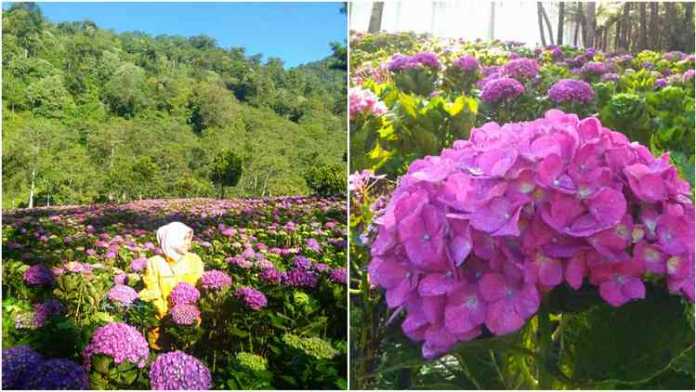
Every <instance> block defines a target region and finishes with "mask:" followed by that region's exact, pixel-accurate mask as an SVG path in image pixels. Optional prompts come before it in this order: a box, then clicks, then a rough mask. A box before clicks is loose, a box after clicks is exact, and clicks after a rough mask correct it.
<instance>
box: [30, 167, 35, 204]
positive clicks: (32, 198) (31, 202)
mask: <svg viewBox="0 0 696 392" xmlns="http://www.w3.org/2000/svg"><path fill="white" fill-rule="evenodd" d="M35 184H36V168H33V169H31V188H29V208H34V186H35Z"/></svg>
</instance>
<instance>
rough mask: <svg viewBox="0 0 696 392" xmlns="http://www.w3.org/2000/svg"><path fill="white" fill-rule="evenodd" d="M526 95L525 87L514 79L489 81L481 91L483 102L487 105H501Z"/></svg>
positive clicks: (504, 78)
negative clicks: (500, 103)
mask: <svg viewBox="0 0 696 392" xmlns="http://www.w3.org/2000/svg"><path fill="white" fill-rule="evenodd" d="M523 93H524V86H523V85H522V83H520V82H518V81H517V80H515V79H512V78H506V77H503V78H497V79H492V80H489V81H488V82H487V83H486V84H485V85H484V86H483V90H481V100H483V101H484V102H487V103H499V102H502V101H506V100H511V99H514V98H517V97H518V96H520V95H521V94H523Z"/></svg>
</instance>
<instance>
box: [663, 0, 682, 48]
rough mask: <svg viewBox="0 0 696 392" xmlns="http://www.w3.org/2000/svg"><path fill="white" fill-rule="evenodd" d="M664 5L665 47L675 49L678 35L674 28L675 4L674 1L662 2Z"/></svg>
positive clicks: (677, 46)
mask: <svg viewBox="0 0 696 392" xmlns="http://www.w3.org/2000/svg"><path fill="white" fill-rule="evenodd" d="M664 5H665V21H666V23H664V25H665V32H666V34H665V38H667V40H666V45H665V49H667V50H676V49H678V48H679V36H678V34H677V31H676V29H675V27H677V26H676V24H677V20H678V19H677V8H676V4H674V3H664Z"/></svg>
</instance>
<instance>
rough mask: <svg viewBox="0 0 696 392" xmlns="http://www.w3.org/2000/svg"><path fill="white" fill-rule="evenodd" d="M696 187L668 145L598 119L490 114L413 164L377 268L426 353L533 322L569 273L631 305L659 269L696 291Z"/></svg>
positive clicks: (675, 288) (373, 268)
mask: <svg viewBox="0 0 696 392" xmlns="http://www.w3.org/2000/svg"><path fill="white" fill-rule="evenodd" d="M688 194H689V185H688V183H686V182H685V181H683V180H681V179H680V178H679V177H678V174H677V170H676V169H675V168H674V167H673V166H672V165H671V164H670V162H669V157H668V156H666V155H665V156H662V157H660V158H655V157H654V156H653V155H652V154H651V153H650V151H649V150H648V149H647V148H646V147H644V146H642V145H640V144H637V143H631V142H630V141H629V140H628V139H627V138H626V137H625V136H624V135H623V134H621V133H619V132H615V131H612V130H610V129H607V128H604V127H602V125H601V123H600V122H599V121H598V120H597V119H596V118H586V119H583V120H579V119H578V117H577V116H576V115H574V114H565V113H563V112H561V111H559V110H550V111H548V112H547V113H546V115H545V117H544V118H541V119H538V120H535V121H531V122H524V123H512V124H506V125H504V126H499V125H498V124H496V123H488V124H485V125H483V126H482V127H481V128H477V129H473V130H472V132H471V137H470V139H469V140H459V141H456V142H455V143H454V145H453V148H451V149H445V150H443V151H442V153H441V155H439V156H429V157H426V158H425V159H421V160H417V161H415V162H413V163H412V164H411V166H410V168H409V170H408V172H407V174H406V175H405V176H404V177H402V178H401V180H400V182H399V186H398V187H397V189H396V190H395V191H394V193H393V194H392V196H391V200H390V202H389V204H388V205H387V207H386V208H385V209H384V210H383V211H382V214H381V215H380V216H379V217H378V218H377V219H376V220H375V223H376V225H377V229H378V231H377V236H376V238H375V239H374V242H373V243H372V245H371V254H372V259H371V261H370V264H369V267H368V272H369V274H370V279H371V281H372V282H373V283H374V284H376V285H378V286H381V287H383V288H384V289H386V300H387V304H388V306H389V307H391V308H400V309H405V310H406V312H407V316H406V319H405V320H404V322H403V324H402V329H403V331H404V333H405V334H406V335H407V336H408V337H409V338H411V339H412V340H414V341H418V342H424V344H423V347H422V351H423V356H424V357H426V358H433V357H436V356H438V355H440V354H443V353H445V352H447V351H448V350H449V349H450V348H451V347H452V346H453V345H454V344H456V343H457V342H459V341H467V340H471V339H473V338H475V337H477V336H478V335H480V334H481V333H482V328H484V327H485V328H486V329H487V330H489V331H490V332H491V333H493V334H495V335H504V334H508V333H512V332H514V331H516V330H518V329H520V328H521V327H522V326H523V325H524V323H525V322H526V321H527V320H528V319H529V318H530V317H531V316H532V315H533V314H535V313H536V311H537V309H538V307H539V303H540V301H541V296H542V294H543V293H545V292H548V291H549V290H551V289H552V288H554V287H555V286H558V285H560V284H562V283H563V282H566V283H567V284H568V285H569V286H571V287H572V288H574V289H577V288H579V287H580V286H581V285H582V284H583V282H584V281H585V279H586V278H587V281H588V282H589V284H591V285H594V286H597V287H598V288H599V294H600V296H601V297H602V298H603V299H604V300H605V301H606V302H608V303H609V304H610V305H612V306H620V305H622V304H625V303H626V302H628V301H631V300H634V299H639V298H643V297H644V296H645V287H644V285H643V280H642V278H643V277H644V275H645V274H646V273H650V274H652V275H657V276H661V277H664V278H665V280H666V282H667V286H668V289H669V291H670V292H672V293H679V294H682V295H684V296H686V297H688V299H689V300H691V301H692V302H693V299H694V242H693V236H694V208H693V205H692V203H691V201H690V199H689V197H688Z"/></svg>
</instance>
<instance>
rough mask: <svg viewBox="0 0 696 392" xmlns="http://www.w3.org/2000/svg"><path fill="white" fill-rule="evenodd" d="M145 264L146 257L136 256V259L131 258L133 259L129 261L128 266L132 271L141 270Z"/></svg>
mask: <svg viewBox="0 0 696 392" xmlns="http://www.w3.org/2000/svg"><path fill="white" fill-rule="evenodd" d="M146 266H147V259H146V258H145V257H138V258H137V259H133V261H131V263H130V268H131V270H133V272H141V271H143V270H144V269H145V267H146Z"/></svg>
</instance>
